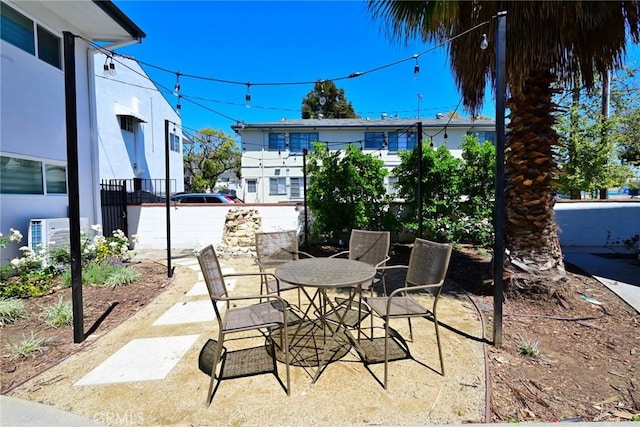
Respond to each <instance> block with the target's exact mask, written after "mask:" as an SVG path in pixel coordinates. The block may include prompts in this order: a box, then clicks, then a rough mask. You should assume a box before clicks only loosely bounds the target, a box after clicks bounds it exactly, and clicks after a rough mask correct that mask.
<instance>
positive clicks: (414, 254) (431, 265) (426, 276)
mask: <svg viewBox="0 0 640 427" xmlns="http://www.w3.org/2000/svg"><path fill="white" fill-rule="evenodd" d="M450 259H451V245H450V244H446V243H436V242H431V241H429V240H424V239H416V240H415V242H414V244H413V248H412V249H411V255H410V256H409V265H407V266H403V265H398V266H396V265H393V266H389V267H385V269H387V270H389V269H395V268H402V269H406V270H407V275H406V278H405V282H404V287H401V288H398V289H395V290H393V291H392V292H391V293H390V294H389V296H384V297H365V302H366V303H367V304H368V305H369V307H370V308H371V310H372V312H373V313H375V314H376V315H377V316H378V317H380V318H381V319H382V320H383V321H384V330H385V336H384V388H385V389H386V388H387V373H388V364H389V340H390V339H391V331H390V327H389V323H390V321H391V320H393V319H402V318H406V319H407V320H408V322H409V336H410V339H411V341H413V329H412V327H411V318H412V317H423V318H425V319H427V320H431V321H433V323H434V325H435V328H436V341H437V344H438V355H439V357H440V369H441V373H442V375H444V362H443V360H442V347H441V345H440V332H439V330H438V318H437V315H436V308H437V304H438V298H439V297H440V293H441V291H442V286H443V284H444V280H445V277H446V275H447V269H448V268H449V260H450ZM416 291H428V292H431V293H432V294H433V297H434V298H433V305H432V306H431V308H430V309H429V308H426V307H424V306H423V305H422V304H420V303H419V302H418V301H417V300H416V299H415V298H413V297H412V296H411V294H412V293H415V292H416ZM371 335H372V339H373V328H372V330H371Z"/></svg>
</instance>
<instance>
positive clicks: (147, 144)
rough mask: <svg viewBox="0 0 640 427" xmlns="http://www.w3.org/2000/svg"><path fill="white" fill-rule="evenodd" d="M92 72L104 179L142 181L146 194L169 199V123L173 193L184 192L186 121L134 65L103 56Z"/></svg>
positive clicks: (131, 60)
mask: <svg viewBox="0 0 640 427" xmlns="http://www.w3.org/2000/svg"><path fill="white" fill-rule="evenodd" d="M111 64H113V67H111ZM105 65H106V67H105ZM93 67H94V75H95V82H96V84H95V88H96V115H97V123H98V152H99V156H98V157H99V165H100V179H101V180H114V179H115V180H129V182H132V181H133V180H134V179H138V180H139V182H141V187H142V188H140V189H141V190H144V191H148V192H151V193H153V194H164V190H165V187H164V180H165V178H166V165H165V159H166V157H165V152H166V146H167V141H166V139H165V121H168V123H169V128H168V145H169V147H168V148H169V174H170V175H169V176H170V179H171V182H172V185H171V192H172V193H176V192H182V191H184V168H183V164H182V142H183V138H184V136H183V133H182V120H181V118H180V116H179V115H178V113H177V112H176V111H175V110H174V108H173V106H172V105H171V104H169V102H168V101H167V99H166V98H165V97H164V95H163V94H162V93H161V92H160V91H159V90H158V88H157V87H156V85H155V84H154V83H153V81H151V80H150V79H149V77H148V76H147V74H146V73H145V71H144V70H143V69H142V67H140V65H139V64H138V62H137V61H135V60H134V59H129V58H125V57H122V56H116V57H115V58H110V57H109V56H108V55H106V54H104V53H98V54H96V55H94V59H93ZM130 187H131V186H130ZM134 189H135V188H134Z"/></svg>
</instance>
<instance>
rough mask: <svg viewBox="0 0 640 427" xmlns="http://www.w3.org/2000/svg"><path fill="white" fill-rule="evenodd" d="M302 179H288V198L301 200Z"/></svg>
mask: <svg viewBox="0 0 640 427" xmlns="http://www.w3.org/2000/svg"><path fill="white" fill-rule="evenodd" d="M303 183H304V179H303V178H289V197H290V198H292V199H301V198H302V196H303V195H304V187H303V185H302V184H303Z"/></svg>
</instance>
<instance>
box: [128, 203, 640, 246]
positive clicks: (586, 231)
mask: <svg viewBox="0 0 640 427" xmlns="http://www.w3.org/2000/svg"><path fill="white" fill-rule="evenodd" d="M241 206H246V207H251V208H255V209H258V210H259V211H260V214H261V215H262V225H263V230H264V231H271V230H292V229H296V230H298V232H299V234H300V235H303V233H304V225H303V224H304V210H303V208H302V206H300V205H294V204H264V205H262V204H255V205H252V204H246V205H241ZM237 207H238V206H231V207H227V206H220V205H215V206H195V205H193V206H179V207H173V206H172V207H171V247H172V248H173V249H198V248H200V247H202V246H204V245H206V244H210V243H211V244H214V246H215V245H218V244H220V243H221V242H222V231H223V229H224V221H225V215H226V213H227V211H228V209H230V208H237ZM240 208H241V207H240ZM555 213H556V222H557V223H558V225H559V227H560V233H559V236H560V243H561V245H562V246H600V247H602V246H605V245H606V244H607V233H610V234H611V237H612V239H611V242H612V245H613V246H622V243H621V242H618V243H613V242H614V241H615V240H620V239H622V238H629V237H631V236H632V235H633V234H636V233H640V201H638V202H571V203H557V204H556V207H555ZM129 227H130V230H129V233H130V234H138V237H139V239H140V240H139V242H138V244H137V245H136V248H138V249H166V209H165V207H164V206H160V205H153V206H152V205H142V206H130V207H129Z"/></svg>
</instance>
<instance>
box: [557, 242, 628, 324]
mask: <svg viewBox="0 0 640 427" xmlns="http://www.w3.org/2000/svg"><path fill="white" fill-rule="evenodd" d="M562 251H563V254H564V259H565V261H566V262H569V263H571V264H573V265H575V266H577V267H579V268H581V269H582V270H584V271H586V272H587V273H589V274H590V275H591V276H593V277H594V278H596V279H597V280H598V281H600V282H601V283H602V284H603V285H605V286H606V287H607V288H609V289H611V291H612V292H614V293H615V294H616V295H618V296H619V297H620V298H622V299H623V300H624V301H626V302H627V304H629V305H630V306H631V307H633V308H634V309H635V310H636V311H637V312H638V313H640V261H638V260H634V259H616V258H607V257H604V256H600V255H598V254H612V250H611V249H608V248H604V247H576V246H567V247H563V248H562Z"/></svg>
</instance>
